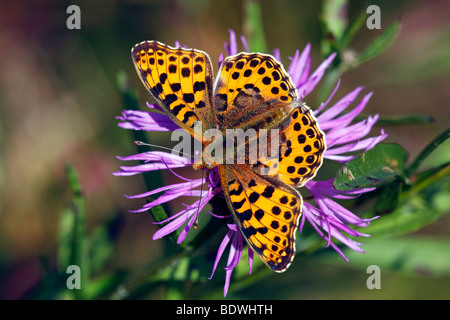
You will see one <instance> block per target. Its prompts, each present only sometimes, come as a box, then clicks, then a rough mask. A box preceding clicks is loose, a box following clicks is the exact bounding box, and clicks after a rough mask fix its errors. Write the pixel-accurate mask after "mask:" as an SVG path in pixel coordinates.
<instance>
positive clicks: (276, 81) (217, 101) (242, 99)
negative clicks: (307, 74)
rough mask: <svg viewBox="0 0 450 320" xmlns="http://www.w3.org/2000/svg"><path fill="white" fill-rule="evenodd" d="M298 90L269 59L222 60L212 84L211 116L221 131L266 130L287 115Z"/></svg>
mask: <svg viewBox="0 0 450 320" xmlns="http://www.w3.org/2000/svg"><path fill="white" fill-rule="evenodd" d="M296 97H297V90H296V89H295V87H294V86H293V85H292V81H291V79H290V77H289V75H288V74H287V72H286V71H285V70H284V68H283V66H282V65H281V64H280V63H279V62H278V61H277V60H276V59H275V58H274V57H272V56H271V55H266V54H260V53H240V54H237V55H234V56H230V57H227V58H225V60H224V61H223V62H222V64H221V67H220V70H219V72H218V76H217V78H216V82H215V84H214V112H215V114H216V118H217V121H218V124H219V127H222V128H236V127H239V128H241V129H244V130H245V129H247V128H250V127H254V128H259V129H261V128H265V127H267V126H270V125H273V124H277V123H278V122H279V121H281V120H282V119H283V118H284V117H286V115H287V114H286V113H287V112H288V111H289V107H288V106H289V102H290V101H292V100H293V99H295V98H296Z"/></svg>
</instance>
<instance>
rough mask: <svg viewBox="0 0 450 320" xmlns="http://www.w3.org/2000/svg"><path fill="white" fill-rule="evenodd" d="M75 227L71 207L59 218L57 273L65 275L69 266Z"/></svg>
mask: <svg viewBox="0 0 450 320" xmlns="http://www.w3.org/2000/svg"><path fill="white" fill-rule="evenodd" d="M74 225H75V213H74V212H73V208H72V207H68V208H66V209H65V210H64V211H63V212H62V213H61V216H60V218H59V227H58V256H57V257H58V260H57V261H58V262H57V265H58V272H59V273H65V272H66V269H67V266H69V265H70V257H71V255H72V242H73V229H74Z"/></svg>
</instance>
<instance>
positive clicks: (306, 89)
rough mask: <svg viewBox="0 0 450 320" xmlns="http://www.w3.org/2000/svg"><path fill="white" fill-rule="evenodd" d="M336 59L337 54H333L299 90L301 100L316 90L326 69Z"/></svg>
mask: <svg viewBox="0 0 450 320" xmlns="http://www.w3.org/2000/svg"><path fill="white" fill-rule="evenodd" d="M335 57H336V52H333V53H332V54H331V55H330V56H329V57H328V58H327V59H326V60H325V61H323V62H322V63H321V64H320V66H319V67H318V68H317V69H316V71H314V73H313V74H312V75H311V76H310V77H309V78H308V80H307V81H306V82H305V83H304V84H302V85H301V86H300V87H299V88H298V92H299V97H300V100H302V99H303V98H304V97H306V96H307V95H308V94H309V93H310V92H311V91H313V90H314V88H315V87H316V85H317V84H318V83H319V81H320V79H322V77H323V75H324V74H325V71H326V69H327V68H328V67H329V65H330V64H331V62H332V61H333V59H334V58H335Z"/></svg>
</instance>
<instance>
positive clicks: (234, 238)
mask: <svg viewBox="0 0 450 320" xmlns="http://www.w3.org/2000/svg"><path fill="white" fill-rule="evenodd" d="M241 42H242V45H243V47H244V50H245V51H248V47H247V43H246V41H245V38H244V37H241ZM237 48H238V43H237V40H236V35H235V33H234V32H233V31H232V30H230V41H229V42H225V49H226V55H227V56H230V55H235V54H237V53H238V50H237ZM310 49H311V46H310V44H307V45H306V47H305V49H304V50H303V51H302V52H301V53H300V51H298V50H297V51H296V52H295V54H294V56H293V57H292V58H291V62H290V64H289V67H288V69H287V72H288V73H289V75H290V77H291V79H292V81H293V83H294V85H295V87H296V88H297V91H298V95H299V97H300V98H301V100H302V101H304V100H305V98H306V97H307V95H308V94H309V93H310V92H311V91H313V90H314V88H315V87H316V86H317V84H318V83H319V82H320V80H321V79H322V77H323V75H324V74H325V72H326V69H327V68H328V67H329V65H330V64H331V63H332V61H333V59H334V58H335V54H332V55H330V56H329V57H328V58H327V59H325V61H323V62H322V63H321V64H320V65H319V67H318V68H317V69H316V70H315V71H314V72H312V73H310V69H311V57H310ZM273 56H274V57H275V58H276V59H278V60H279V61H281V59H280V53H279V51H278V50H274V52H273ZM223 59H224V56H223V55H221V56H220V57H219V66H220V64H221V63H222V61H223ZM338 88H339V82H338V83H337V85H336V87H335V88H334V90H333V92H332V93H331V95H330V97H329V98H328V99H327V101H325V102H324V103H322V105H320V106H319V108H317V109H316V110H315V111H314V115H315V117H316V118H317V120H318V122H319V125H320V128H321V129H322V131H323V132H324V133H325V140H326V144H327V150H326V151H325V153H324V155H323V157H324V158H325V159H328V160H332V161H338V162H340V163H346V162H347V161H349V160H351V159H353V158H354V157H355V156H354V155H349V154H348V153H350V152H354V151H361V152H364V151H367V150H369V149H371V148H372V147H374V146H375V145H376V144H377V143H379V142H380V141H382V140H383V139H385V138H386V136H387V134H385V133H384V131H383V130H381V133H380V134H379V135H378V136H375V137H371V138H366V136H367V135H368V134H369V132H370V131H371V129H372V127H373V125H374V124H375V123H376V121H377V119H378V115H375V116H373V117H371V116H369V117H368V118H367V119H365V120H362V121H359V122H357V123H352V122H353V120H354V119H355V117H356V116H358V115H359V114H360V113H361V112H362V110H363V109H364V107H365V106H366V104H367V103H368V101H369V99H370V97H371V95H372V93H368V94H366V95H365V96H364V97H363V98H362V99H361V100H360V101H359V103H357V104H356V106H355V107H354V108H353V109H351V110H350V111H348V112H346V111H347V109H348V108H349V107H350V105H351V104H353V103H354V102H355V101H356V99H357V96H358V95H359V93H360V92H361V91H362V89H363V88H362V87H358V88H356V89H354V90H353V91H351V92H350V93H348V94H347V95H345V96H344V97H343V98H341V99H340V100H339V101H338V102H336V103H335V104H334V105H332V106H329V103H330V101H331V99H332V98H333V96H334V94H335V93H336V91H337V90H338ZM147 106H148V107H149V108H150V109H156V110H160V108H159V107H158V105H156V104H155V105H151V104H147ZM118 119H119V120H121V122H120V123H119V126H120V127H122V128H125V129H133V130H145V131H172V130H175V129H178V126H177V125H176V124H175V123H173V122H172V120H171V119H170V118H169V117H168V116H167V115H165V114H161V113H157V112H150V111H134V110H125V111H124V112H123V113H122V116H120V117H118ZM118 158H119V159H120V160H124V161H127V160H140V161H144V162H145V163H144V164H140V165H136V166H121V167H120V171H118V172H115V173H114V174H115V175H117V176H128V175H135V174H140V173H143V172H147V171H154V170H162V169H169V170H172V169H174V168H180V167H188V166H192V164H193V161H192V160H189V159H187V158H186V157H181V156H178V155H174V154H172V153H167V152H161V151H150V152H145V153H141V154H136V155H132V156H127V157H118ZM204 170H207V169H204ZM172 172H173V171H172ZM174 174H175V173H174ZM177 176H178V175H177ZM178 177H179V178H180V179H182V180H183V181H184V182H180V183H176V184H172V185H168V186H164V187H161V188H158V189H156V190H152V191H149V192H145V193H142V194H139V195H135V196H129V198H143V197H148V196H151V195H154V194H157V193H161V192H163V194H162V195H161V196H160V197H159V198H158V199H156V200H155V201H152V202H150V203H147V204H145V205H144V206H143V207H142V208H140V209H138V210H134V211H132V212H143V211H146V210H149V209H151V208H153V207H154V206H156V205H159V204H162V203H166V202H168V201H171V200H173V199H176V198H179V197H183V196H184V197H186V196H189V197H197V198H198V200H197V201H195V202H194V203H192V204H191V205H187V206H186V208H185V209H183V210H182V211H180V212H178V213H176V214H174V215H173V216H171V217H169V218H168V219H166V220H165V221H162V222H161V223H166V224H165V225H164V226H163V227H162V228H160V229H159V230H158V231H157V232H156V233H155V234H154V236H153V239H159V238H161V237H164V236H166V235H167V234H170V233H172V232H173V231H175V230H177V229H179V228H183V229H182V231H181V233H180V235H179V237H178V243H181V242H182V241H183V240H184V239H185V238H186V235H187V233H188V232H189V230H190V229H191V228H192V226H193V225H194V223H195V221H196V220H197V215H198V214H199V212H200V211H201V210H202V209H203V208H204V207H205V205H206V204H207V203H208V202H209V201H210V200H211V199H212V198H213V197H215V196H218V195H219V196H220V195H222V194H223V192H222V186H221V185H220V179H219V176H218V171H217V167H216V168H213V169H211V170H207V174H206V177H205V178H202V179H186V178H183V177H181V176H178ZM204 184H206V186H207V188H204V189H205V190H202V191H200V190H196V189H197V188H198V187H200V186H202V185H204ZM305 187H306V188H307V189H308V190H309V191H310V193H311V195H312V197H311V198H312V199H314V202H313V201H311V202H307V201H304V202H303V207H302V212H303V213H302V218H301V221H300V228H299V229H300V232H301V231H302V230H303V226H304V223H305V221H306V220H308V222H309V223H310V224H311V225H312V226H313V227H314V229H315V230H316V231H317V232H318V233H319V234H320V236H322V237H323V238H324V239H325V240H326V241H327V243H328V245H329V246H331V247H333V248H334V249H335V250H336V251H337V252H338V253H339V254H340V255H341V256H342V257H343V258H344V259H345V261H347V262H348V259H347V258H346V257H345V255H344V253H343V252H342V251H341V250H340V248H339V247H338V246H337V245H336V244H335V243H334V242H333V241H332V238H334V239H336V240H338V241H340V242H341V243H342V244H344V245H346V246H347V247H349V248H351V249H353V250H356V251H359V252H364V251H363V250H362V249H361V248H360V246H361V243H359V242H356V241H354V240H352V239H350V238H349V237H348V236H347V235H351V236H354V237H367V236H369V235H367V234H364V233H361V232H359V231H355V230H353V229H351V228H350V227H349V225H354V226H357V227H367V226H368V225H369V224H370V221H371V219H361V218H359V217H358V216H356V215H355V214H353V213H352V212H350V211H349V210H347V209H346V208H344V207H343V206H341V205H340V204H338V203H337V202H336V201H334V200H333V199H349V198H353V197H356V196H358V195H359V194H362V193H365V192H369V191H372V190H373V189H374V188H365V189H354V190H351V191H341V190H336V189H334V188H333V179H330V180H326V181H315V180H311V181H308V182H307V183H306V185H305ZM211 214H212V215H213V216H214V217H217V216H216V215H215V214H214V213H212V212H211ZM227 228H228V232H227V233H226V236H225V237H224V239H223V241H222V242H221V244H220V246H219V249H218V252H217V255H216V259H215V262H214V266H213V269H212V274H211V278H212V276H213V275H214V272H215V270H216V267H217V266H218V264H219V261H220V259H221V257H222V256H223V254H224V253H225V251H226V247H227V246H228V245H229V247H230V248H229V251H228V252H229V253H228V259H227V262H226V267H225V270H226V278H225V286H224V296H225V295H226V294H227V292H228V288H229V285H230V280H231V275H232V272H233V269H234V268H235V267H236V265H237V264H238V262H239V260H240V258H241V254H242V250H243V247H244V238H243V236H242V234H241V232H240V230H239V228H238V227H237V225H236V224H234V223H231V224H227ZM344 233H345V234H344ZM248 257H249V261H248V263H249V271H250V273H251V270H252V261H253V252H252V250H250V249H249V254H248Z"/></svg>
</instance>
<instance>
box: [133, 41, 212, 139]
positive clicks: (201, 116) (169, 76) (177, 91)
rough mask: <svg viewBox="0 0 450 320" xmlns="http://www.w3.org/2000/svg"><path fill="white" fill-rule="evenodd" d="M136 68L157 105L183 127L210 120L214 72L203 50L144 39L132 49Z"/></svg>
mask: <svg viewBox="0 0 450 320" xmlns="http://www.w3.org/2000/svg"><path fill="white" fill-rule="evenodd" d="M131 55H132V58H133V62H134V65H135V67H136V70H137V72H138V74H139V76H140V78H141V80H142V82H143V83H144V85H145V86H146V87H147V89H148V90H149V91H150V93H151V94H152V96H153V97H154V98H155V100H156V101H157V102H158V104H159V105H160V106H161V107H162V108H163V109H164V110H165V111H166V112H167V113H168V114H169V116H170V117H171V118H172V119H173V120H174V121H175V123H177V124H178V125H179V126H180V127H181V128H184V129H187V130H188V131H190V132H191V133H192V132H193V127H194V122H195V121H199V120H200V121H202V122H205V121H206V123H205V124H207V123H211V122H212V119H211V105H212V101H211V97H212V90H213V75H212V67H211V61H210V59H209V57H208V55H207V54H206V53H204V52H202V51H198V50H194V49H185V48H181V47H179V48H172V47H170V46H167V45H165V44H162V43H160V42H157V41H144V42H141V43H139V44H137V45H136V46H134V47H133V49H132V50H131Z"/></svg>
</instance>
